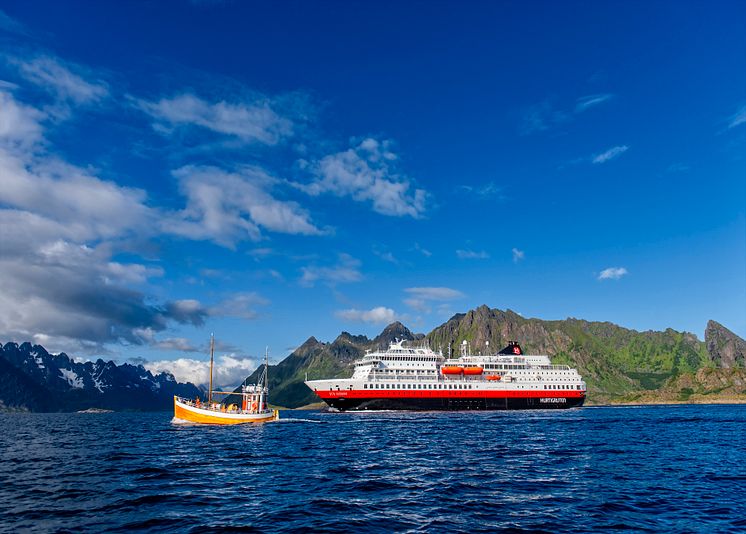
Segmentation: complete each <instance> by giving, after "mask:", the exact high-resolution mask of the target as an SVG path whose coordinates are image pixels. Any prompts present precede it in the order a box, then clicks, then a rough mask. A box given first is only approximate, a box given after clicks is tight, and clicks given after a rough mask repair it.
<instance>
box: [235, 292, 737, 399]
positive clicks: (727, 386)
mask: <svg viewBox="0 0 746 534" xmlns="http://www.w3.org/2000/svg"><path fill="white" fill-rule="evenodd" d="M394 339H403V340H409V341H415V342H426V343H428V344H429V345H430V347H431V348H433V349H434V350H436V351H437V350H441V351H442V352H443V353H444V354H447V353H448V347H449V346H450V347H452V350H453V351H454V352H455V351H456V350H457V348H458V346H459V345H460V344H461V342H462V341H468V342H469V344H470V346H471V348H472V351H473V352H478V351H487V350H488V348H489V349H490V350H491V351H492V352H494V351H496V350H500V349H501V348H502V347H503V346H505V345H506V344H507V342H508V341H509V340H518V341H519V342H520V343H521V346H522V347H523V350H524V352H525V353H527V354H547V355H549V356H550V357H551V358H552V361H553V362H554V363H564V364H568V365H570V366H572V367H576V368H577V369H578V370H579V372H580V373H581V375H582V376H583V378H584V379H585V381H586V383H587V385H588V404H606V403H635V402H716V401H726V402H731V401H746V370H745V369H744V367H745V366H746V342H744V340H743V339H741V338H740V337H738V336H737V335H736V334H734V333H733V332H731V331H730V330H728V329H727V328H725V327H724V326H722V325H721V324H719V323H717V322H715V321H710V322H709V323H708V324H707V328H706V329H705V341H704V342H703V341H700V340H699V339H698V338H697V336H695V335H694V334H691V333H688V332H677V331H675V330H673V329H670V328H669V329H667V330H665V331H662V332H657V331H646V332H638V331H635V330H630V329H627V328H623V327H621V326H617V325H615V324H612V323H609V322H592V321H584V320H581V319H572V318H571V319H564V320H558V321H545V320H541V319H529V318H524V317H522V316H521V315H519V314H517V313H515V312H513V311H511V310H506V311H502V310H497V309H490V308H489V307H487V306H480V307H479V308H477V309H475V310H471V311H469V312H467V313H459V314H456V315H454V316H453V317H451V319H449V320H448V321H447V322H445V323H444V324H442V325H440V326H438V327H437V328H435V329H434V330H433V331H432V332H430V333H429V334H427V335H423V334H415V333H413V332H411V331H410V330H409V329H408V328H407V327H405V326H404V325H403V324H401V323H399V322H395V323H392V324H390V325H389V326H387V327H386V328H385V329H384V330H383V332H381V334H380V335H378V336H377V337H375V338H374V339H369V338H367V337H365V336H355V335H352V334H349V333H347V332H342V333H341V334H340V335H339V336H338V337H337V339H335V340H334V341H333V342H331V343H323V342H321V341H318V340H317V339H316V338H315V337H310V338H308V340H306V342H305V343H303V344H302V345H301V346H300V347H298V348H297V349H296V350H295V351H293V352H292V353H291V354H290V355H289V356H288V357H287V358H285V359H284V360H282V361H281V362H279V363H278V364H276V365H271V366H270V368H269V383H270V390H271V391H270V401H271V402H272V403H274V404H275V405H278V406H283V407H287V408H297V407H300V406H304V405H308V404H313V403H317V402H318V401H319V399H318V398H317V397H316V396H315V395H314V394H313V393H312V392H311V391H310V390H309V389H308V388H307V387H306V386H305V385H304V384H303V381H304V379H305V378H306V376H308V378H309V379H318V378H331V377H345V376H350V375H351V374H352V363H353V362H354V360H356V359H358V358H360V357H362V355H364V354H365V351H366V350H374V349H378V348H384V347H385V346H387V345H388V343H389V342H391V341H393V340H394ZM487 341H489V347H487V345H486V342H487ZM256 378H257V373H256V372H255V373H253V374H252V375H251V376H249V377H248V378H247V380H248V382H249V383H251V382H255V381H256Z"/></svg>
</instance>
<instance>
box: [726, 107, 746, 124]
mask: <svg viewBox="0 0 746 534" xmlns="http://www.w3.org/2000/svg"><path fill="white" fill-rule="evenodd" d="M744 123H746V106H741V108H740V109H739V110H738V111H736V112H735V113H734V114H733V115H731V117H730V119H729V120H728V128H735V127H736V126H739V125H741V124H744Z"/></svg>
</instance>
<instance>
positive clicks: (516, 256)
mask: <svg viewBox="0 0 746 534" xmlns="http://www.w3.org/2000/svg"><path fill="white" fill-rule="evenodd" d="M512 252H513V263H518V262H519V261H521V260H522V259H523V258H525V257H526V253H525V252H524V251H522V250H518V249H517V248H515V247H513V250H512Z"/></svg>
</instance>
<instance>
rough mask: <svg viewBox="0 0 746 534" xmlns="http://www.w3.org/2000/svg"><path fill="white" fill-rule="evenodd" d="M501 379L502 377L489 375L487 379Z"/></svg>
mask: <svg viewBox="0 0 746 534" xmlns="http://www.w3.org/2000/svg"><path fill="white" fill-rule="evenodd" d="M500 378H501V376H500V375H489V376H488V377H487V380H500Z"/></svg>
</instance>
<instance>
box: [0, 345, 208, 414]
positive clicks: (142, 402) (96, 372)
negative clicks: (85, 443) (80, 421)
mask: <svg viewBox="0 0 746 534" xmlns="http://www.w3.org/2000/svg"><path fill="white" fill-rule="evenodd" d="M200 394H201V391H200V390H199V389H198V388H197V387H196V386H195V385H194V384H191V383H187V384H181V383H179V382H177V381H176V380H175V379H174V377H173V375H171V374H170V373H158V374H155V375H154V374H152V373H151V372H150V371H148V370H146V369H145V368H144V367H143V366H141V365H130V364H127V363H125V364H122V365H117V364H115V363H114V362H112V361H108V362H107V361H104V360H101V359H99V360H97V361H95V362H90V361H88V362H76V361H75V360H73V359H71V358H70V357H69V356H68V355H67V354H65V353H64V352H63V353H60V354H49V353H48V352H47V351H46V350H45V349H44V347H42V346H40V345H32V344H31V343H22V344H21V345H18V344H16V343H6V344H5V345H4V346H2V345H0V411H4V410H23V411H34V412H68V411H77V410H85V409H89V408H101V409H109V410H143V411H161V410H170V409H171V407H172V406H173V396H174V395H182V396H186V397H195V396H197V395H200Z"/></svg>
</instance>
